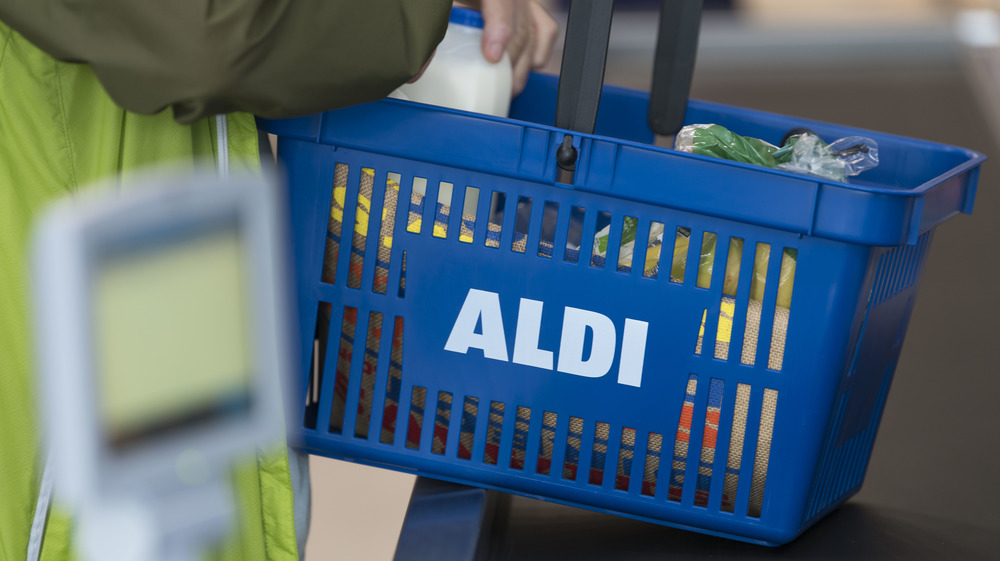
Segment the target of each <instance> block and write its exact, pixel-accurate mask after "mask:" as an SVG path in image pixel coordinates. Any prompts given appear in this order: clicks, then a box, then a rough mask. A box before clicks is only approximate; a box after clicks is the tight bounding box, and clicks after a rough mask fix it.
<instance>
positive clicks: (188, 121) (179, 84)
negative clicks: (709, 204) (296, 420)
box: [0, 0, 450, 561]
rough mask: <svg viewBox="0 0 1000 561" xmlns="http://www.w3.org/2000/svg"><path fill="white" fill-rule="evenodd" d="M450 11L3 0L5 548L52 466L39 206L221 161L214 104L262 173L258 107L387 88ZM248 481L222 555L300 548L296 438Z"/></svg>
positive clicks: (1, 551)
mask: <svg viewBox="0 0 1000 561" xmlns="http://www.w3.org/2000/svg"><path fill="white" fill-rule="evenodd" d="M206 6H208V8H206ZM448 6H450V2H448V1H446V0H420V1H417V0H409V1H407V0H396V1H388V0H384V1H382V0H380V1H365V2H357V1H353V0H351V1H347V0H345V1H340V2H336V1H327V2H322V1H319V0H312V1H309V0H296V1H292V0H258V1H251V0H244V1H239V0H215V1H214V2H204V1H200V2H192V1H190V0H182V1H178V2H160V1H159V0H103V1H99V2H98V1H88V0H61V1H59V0H4V1H3V2H2V3H0V561H21V560H23V559H25V557H26V552H27V551H28V540H29V529H30V528H31V525H32V520H33V518H34V514H35V508H36V503H37V500H38V494H39V484H40V480H41V473H42V463H43V462H42V459H41V457H40V453H39V435H38V428H37V426H36V414H35V408H34V404H35V403H36V399H35V395H34V384H33V377H32V375H31V372H32V355H31V349H32V347H31V340H30V315H29V310H28V306H27V298H28V291H29V290H30V287H29V286H28V282H27V280H28V279H27V269H26V259H27V254H26V248H27V244H28V236H29V231H30V226H31V222H32V218H33V217H34V216H35V214H36V213H37V212H38V211H39V210H41V209H42V208H44V206H45V205H46V204H47V203H49V202H50V201H52V200H53V199H55V198H57V197H60V196H63V195H66V194H68V193H73V192H75V191H77V190H78V189H79V188H80V187H82V186H85V185H87V184H89V183H90V182H92V181H95V180H97V179H100V178H105V177H108V176H113V175H116V174H121V173H127V172H128V170H131V169H135V168H139V167H142V166H144V165H147V164H154V163H160V162H164V161H188V162H193V161H194V160H196V159H200V158H205V157H209V158H213V159H214V158H215V157H216V154H217V152H216V150H217V147H216V145H215V132H216V131H215V120H214V119H212V118H207V117H208V116H209V115H211V114H213V113H217V112H222V111H225V112H230V111H243V112H242V113H232V114H230V115H229V117H228V134H229V136H228V143H227V144H228V148H229V154H230V156H229V159H230V167H231V169H232V170H233V171H234V172H236V171H240V170H244V171H246V170H256V169H258V167H259V155H258V152H257V132H256V130H255V127H254V122H253V118H252V116H251V115H250V114H249V113H248V112H256V113H259V114H263V115H266V116H272V117H276V116H289V115H294V114H300V113H308V112H313V111H320V110H326V109H330V108H333V107H336V106H341V105H345V104H349V103H354V102H360V101H367V100H371V99H375V98H378V97H381V96H383V95H384V94H385V93H387V92H388V91H390V90H391V89H392V88H394V87H395V86H397V85H398V84H399V83H401V82H402V81H404V80H405V79H406V78H408V77H410V76H412V75H413V74H415V73H416V71H417V70H418V69H419V67H420V65H421V64H422V62H423V61H424V60H426V58H427V57H428V56H429V55H430V53H431V51H432V49H433V48H434V46H435V45H436V44H437V42H439V41H440V38H441V37H442V36H443V34H444V29H445V26H446V22H447V10H448ZM5 22H6V23H5ZM59 59H62V61H61V60H59ZM65 61H72V62H65ZM75 62H86V63H87V64H76V63H75ZM123 106H124V107H125V108H126V109H128V110H126V109H123V108H122V107H123ZM167 107H169V108H171V109H172V111H163V109H164V108H167ZM236 482H237V488H238V495H239V499H240V522H241V528H242V531H241V533H240V535H239V536H238V537H234V539H232V540H230V541H229V542H228V544H227V545H226V547H225V548H224V550H223V551H222V552H221V553H222V557H223V558H224V559H227V560H228V559H232V560H237V559H260V560H264V559H268V560H271V559H274V560H277V559H282V560H288V561H292V560H294V559H297V551H296V542H295V531H294V521H293V515H292V511H293V507H292V499H291V485H290V482H289V474H288V463H287V460H286V455H285V452H284V449H283V447H280V446H278V447H276V451H275V452H272V453H268V454H262V455H261V456H260V458H259V460H258V462H257V465H256V466H253V465H250V466H243V467H242V468H240V469H238V470H237V473H236ZM69 528H70V521H69V519H68V517H66V516H65V515H64V514H62V513H60V512H58V509H56V510H53V512H52V513H51V515H50V516H49V518H48V526H47V531H46V534H45V539H44V542H43V545H42V551H41V558H42V559H44V560H46V561H61V560H64V559H68V558H71V557H72V555H71V551H70V548H69V540H68V536H69Z"/></svg>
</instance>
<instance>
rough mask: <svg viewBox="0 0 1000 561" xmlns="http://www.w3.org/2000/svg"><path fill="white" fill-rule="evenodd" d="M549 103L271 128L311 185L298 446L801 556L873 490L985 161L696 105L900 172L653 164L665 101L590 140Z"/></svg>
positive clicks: (302, 266) (547, 96)
mask: <svg viewBox="0 0 1000 561" xmlns="http://www.w3.org/2000/svg"><path fill="white" fill-rule="evenodd" d="M555 105H556V80H555V79H554V78H553V77H549V76H541V75H534V76H532V77H531V79H530V80H529V84H528V87H527V89H526V90H525V92H524V93H523V94H522V95H521V96H520V97H518V98H517V99H516V100H515V101H514V104H513V106H512V108H511V115H512V116H511V118H510V119H502V118H494V117H487V116H482V115H477V114H472V113H465V112H461V111H454V110H449V109H444V108H440V107H432V106H427V105H421V104H416V103H410V102H405V101H398V100H383V101H379V102H375V103H370V104H366V105H360V106H356V107H351V108H346V109H341V110H337V111H331V112H327V113H324V114H321V115H313V116H309V117H303V118H298V119H288V120H276V121H265V120H262V121H260V126H261V127H262V128H263V129H264V130H266V131H268V132H271V133H274V134H277V135H278V136H279V137H280V144H279V158H280V160H281V162H282V164H283V166H284V168H285V170H286V171H287V179H288V183H289V191H290V195H289V197H290V205H289V208H290V212H291V220H290V222H291V224H292V230H293V236H292V237H293V246H294V256H295V271H294V275H295V279H296V288H297V292H298V312H299V316H300V330H301V333H302V336H303V337H302V341H301V342H300V345H299V348H298V353H299V354H298V360H299V366H300V370H301V373H302V379H301V386H300V392H301V393H300V395H299V398H298V401H299V402H300V403H302V410H301V412H300V418H301V419H302V425H301V426H300V427H295V428H294V432H295V433H296V435H297V436H298V437H299V439H300V440H299V443H298V444H299V445H300V446H302V447H303V448H304V449H305V450H307V451H309V452H311V453H315V454H322V455H326V456H331V457H337V458H344V459H349V460H353V461H358V462H363V463H367V464H371V465H377V466H382V467H391V468H394V469H399V470H403V471H407V472H411V473H418V474H422V475H427V476H430V477H436V478H440V479H446V480H451V481H456V482H461V483H467V484H471V485H477V486H482V487H488V488H494V489H499V490H502V491H507V492H512V493H518V494H522V495H526V496H531V497H536V498H541V499H545V500H549V501H555V502H559V503H564V504H568V505H573V506H579V507H585V508H590V509H595V510H599V511H604V512H608V513H612V514H617V515H622V516H629V517H633V518H637V519H641V520H647V521H652V522H656V523H661V524H667V525H671V526H677V527H682V528H688V529H691V530H696V531H700V532H705V533H709V534H715V535H721V536H726V537H730V538H735V539H740V540H745V541H751V542H757V543H763V544H772V545H773V544H781V543H785V542H788V541H790V540H792V539H793V538H794V537H795V536H797V535H798V534H799V533H801V532H802V531H803V530H804V529H805V528H807V527H808V526H810V525H811V524H813V523H814V522H816V521H817V520H819V519H820V518H821V517H822V516H823V515H825V514H826V513H828V512H830V511H831V510H832V509H834V508H836V507H837V505H839V504H840V503H842V502H843V501H844V500H846V499H847V498H848V497H850V496H851V495H853V494H854V493H856V492H857V491H858V489H859V488H860V486H861V483H862V480H863V478H864V474H865V469H866V467H867V464H868V459H869V456H870V452H871V448H872V443H873V441H874V439H875V433H876V431H877V428H878V424H879V419H880V417H881V414H882V410H883V406H884V404H885V399H886V395H887V393H888V390H889V385H890V382H891V380H892V376H893V373H894V371H895V366H896V361H897V358H898V356H899V352H900V348H901V346H902V343H903V338H904V335H905V333H906V326H907V323H908V321H909V318H910V312H911V310H912V309H913V304H914V300H915V298H916V293H917V289H918V287H919V281H920V276H921V272H922V270H923V265H924V260H925V258H926V256H927V252H928V248H929V247H930V243H931V239H932V237H933V231H934V228H935V227H936V226H938V225H939V224H941V223H942V222H944V221H945V220H947V219H948V218H950V217H952V216H953V215H955V214H958V213H969V212H971V211H972V207H973V200H974V198H975V190H976V180H977V178H978V172H979V166H980V164H981V163H982V161H983V160H984V157H983V156H982V155H980V154H977V153H975V152H971V151H969V150H964V149H961V148H955V147H950V146H944V145H941V144H935V143H931V142H924V141H919V140H912V139H908V138H901V137H897V136H892V135H887V134H879V133H874V132H868V131H858V130H855V129H851V128H847V127H841V126H836V125H830V124H824V123H818V122H807V121H803V120H801V119H793V118H790V117H784V116H779V115H774V114H769V113H762V112H757V111H750V110H745V109H737V108H733V107H727V106H723V105H717V104H712V103H703V102H697V101H692V102H690V104H689V106H688V109H687V117H686V122H687V123H716V124H719V125H722V126H724V127H726V128H729V129H731V130H733V131H738V132H739V134H742V135H747V136H753V137H757V138H761V139H763V140H765V141H768V142H771V143H774V144H779V143H780V140H781V138H782V137H783V136H784V135H785V133H786V132H788V131H789V130H791V129H794V128H796V127H803V126H805V127H808V128H809V129H812V130H813V131H815V132H816V133H817V134H819V135H820V136H821V137H823V138H828V139H835V138H841V137H849V136H856V135H862V136H866V137H870V138H872V139H874V140H875V141H876V142H877V143H878V147H879V151H880V156H881V163H880V165H879V166H878V167H877V168H875V169H873V170H869V171H866V172H865V173H863V174H862V175H860V176H858V177H856V178H852V180H851V182H850V183H840V182H835V181H828V180H824V179H820V178H817V177H812V176H806V175H797V174H794V173H790V172H787V171H782V170H778V169H769V168H763V167H756V166H752V165H747V164H741V163H737V162H732V161H725V160H718V159H713V158H709V157H704V156H699V155H694V154H688V153H682V152H677V151H674V150H671V149H666V148H659V147H656V146H654V145H653V133H652V132H651V131H650V129H649V127H648V125H647V120H646V115H647V109H648V96H647V95H646V94H644V93H640V92H635V91H630V90H625V89H621V88H615V87H605V88H604V93H603V97H602V98H601V105H600V112H599V115H598V118H597V127H596V133H595V134H592V135H591V134H582V133H578V132H571V131H565V130H562V129H557V128H555V127H553V126H550V125H549V123H552V122H553V121H554V115H555ZM566 134H572V135H573V143H574V146H575V148H576V149H577V151H578V154H579V157H578V159H577V161H576V169H575V177H574V180H573V183H572V184H569V185H567V184H561V183H557V182H556V176H557V164H556V158H555V154H556V151H557V149H558V148H559V146H560V145H561V143H562V141H563V138H564V136H565V135H566ZM605 229H606V231H605ZM623 230H629V232H628V238H629V240H628V243H626V244H623V243H622V241H623V239H622V238H623ZM602 231H604V233H603V234H601V232H602ZM599 234H600V235H599ZM626 246H627V247H626Z"/></svg>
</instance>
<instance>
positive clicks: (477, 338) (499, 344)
mask: <svg viewBox="0 0 1000 561" xmlns="http://www.w3.org/2000/svg"><path fill="white" fill-rule="evenodd" d="M542 308H543V303H542V302H540V301H538V300H531V299H528V298H521V303H520V306H519V307H518V314H517V328H516V331H515V333H514V357H513V361H512V362H514V363H516V364H523V365H526V366H534V367H535V368H541V369H544V370H557V371H559V372H564V373H566V374H573V375H576V376H585V377H587V378H600V377H601V376H604V375H606V374H607V373H608V372H609V371H610V370H611V365H612V364H613V363H614V360H615V348H616V347H617V346H618V333H617V330H616V329H615V324H614V322H613V321H611V318H609V317H607V316H605V315H603V314H599V313H597V312H592V311H590V310H582V309H580V308H572V307H569V306H567V307H566V308H565V311H564V313H563V325H562V336H561V337H560V340H559V349H558V351H559V356H558V360H554V354H555V353H554V352H553V351H549V350H545V349H541V348H539V346H538V341H539V335H540V332H541V326H542ZM477 325H481V331H480V332H479V333H476V326H477ZM588 329H589V330H590V331H591V332H592V333H593V339H592V344H591V348H590V356H586V357H585V356H583V351H584V348H583V346H584V340H585V338H586V335H587V330H588ZM648 329H649V324H648V323H647V322H645V321H639V320H635V319H630V318H626V319H625V329H624V332H623V333H622V344H621V354H620V360H619V361H618V383H619V384H625V385H628V386H635V387H639V385H640V384H641V383H642V367H643V360H644V358H645V355H646V335H647V332H648ZM444 348H445V350H446V351H452V352H455V353H462V354H465V353H468V352H469V349H480V350H481V351H483V356H485V357H486V358H489V359H493V360H502V361H504V362H509V361H510V359H508V356H507V338H506V335H505V333H504V330H503V317H502V315H501V313H500V295H499V294H497V293H495V292H487V291H485V290H477V289H475V288H472V289H470V290H469V294H468V295H467V296H466V297H465V303H464V304H462V310H461V311H460V312H459V313H458V318H456V319H455V324H454V326H453V327H452V329H451V334H450V335H449V336H448V342H447V343H445V346H444ZM553 363H555V365H554V364H553ZM553 366H555V368H553Z"/></svg>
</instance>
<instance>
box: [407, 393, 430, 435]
mask: <svg viewBox="0 0 1000 561" xmlns="http://www.w3.org/2000/svg"><path fill="white" fill-rule="evenodd" d="M426 403H427V388H424V387H421V386H413V393H412V395H411V397H410V420H409V423H407V426H406V447H407V448H409V449H411V450H419V449H420V431H422V430H423V428H424V407H425V405H426Z"/></svg>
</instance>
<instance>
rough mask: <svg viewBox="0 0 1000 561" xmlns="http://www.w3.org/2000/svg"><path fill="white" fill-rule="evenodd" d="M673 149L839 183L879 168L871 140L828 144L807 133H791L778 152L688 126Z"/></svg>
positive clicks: (718, 130)
mask: <svg viewBox="0 0 1000 561" xmlns="http://www.w3.org/2000/svg"><path fill="white" fill-rule="evenodd" d="M674 147H675V148H676V149H677V150H680V151H682V152H690V153H692V154H700V155H702V156H712V157H715V158H724V159H726V160H733V161H736V162H743V163H745V164H754V165H758V166H765V167H769V168H778V169H783V170H786V171H791V172H796V173H804V174H808V175H813V176H816V177H821V178H823V179H829V180H831V181H841V182H843V181H846V180H847V178H848V177H851V176H855V175H858V174H859V173H861V172H863V171H865V170H868V169H871V168H873V167H875V166H877V165H878V144H877V143H876V142H875V141H874V140H872V139H870V138H866V137H863V136H850V137H846V138H841V139H838V140H836V141H834V142H832V143H830V144H827V143H826V142H824V141H823V139H821V138H820V137H819V136H817V135H816V134H815V133H813V132H811V131H808V130H800V131H794V134H790V135H788V136H787V137H786V139H785V140H784V142H783V143H782V146H781V147H780V148H779V147H777V146H775V145H773V144H771V143H769V142H765V141H763V140H760V139H757V138H752V137H748V136H740V135H738V134H736V133H734V132H732V131H730V130H728V129H726V128H725V127H721V126H719V125H711V124H708V125H705V124H699V125H688V126H686V127H684V128H683V129H681V131H680V132H679V133H677V138H676V141H675V143H674Z"/></svg>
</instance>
